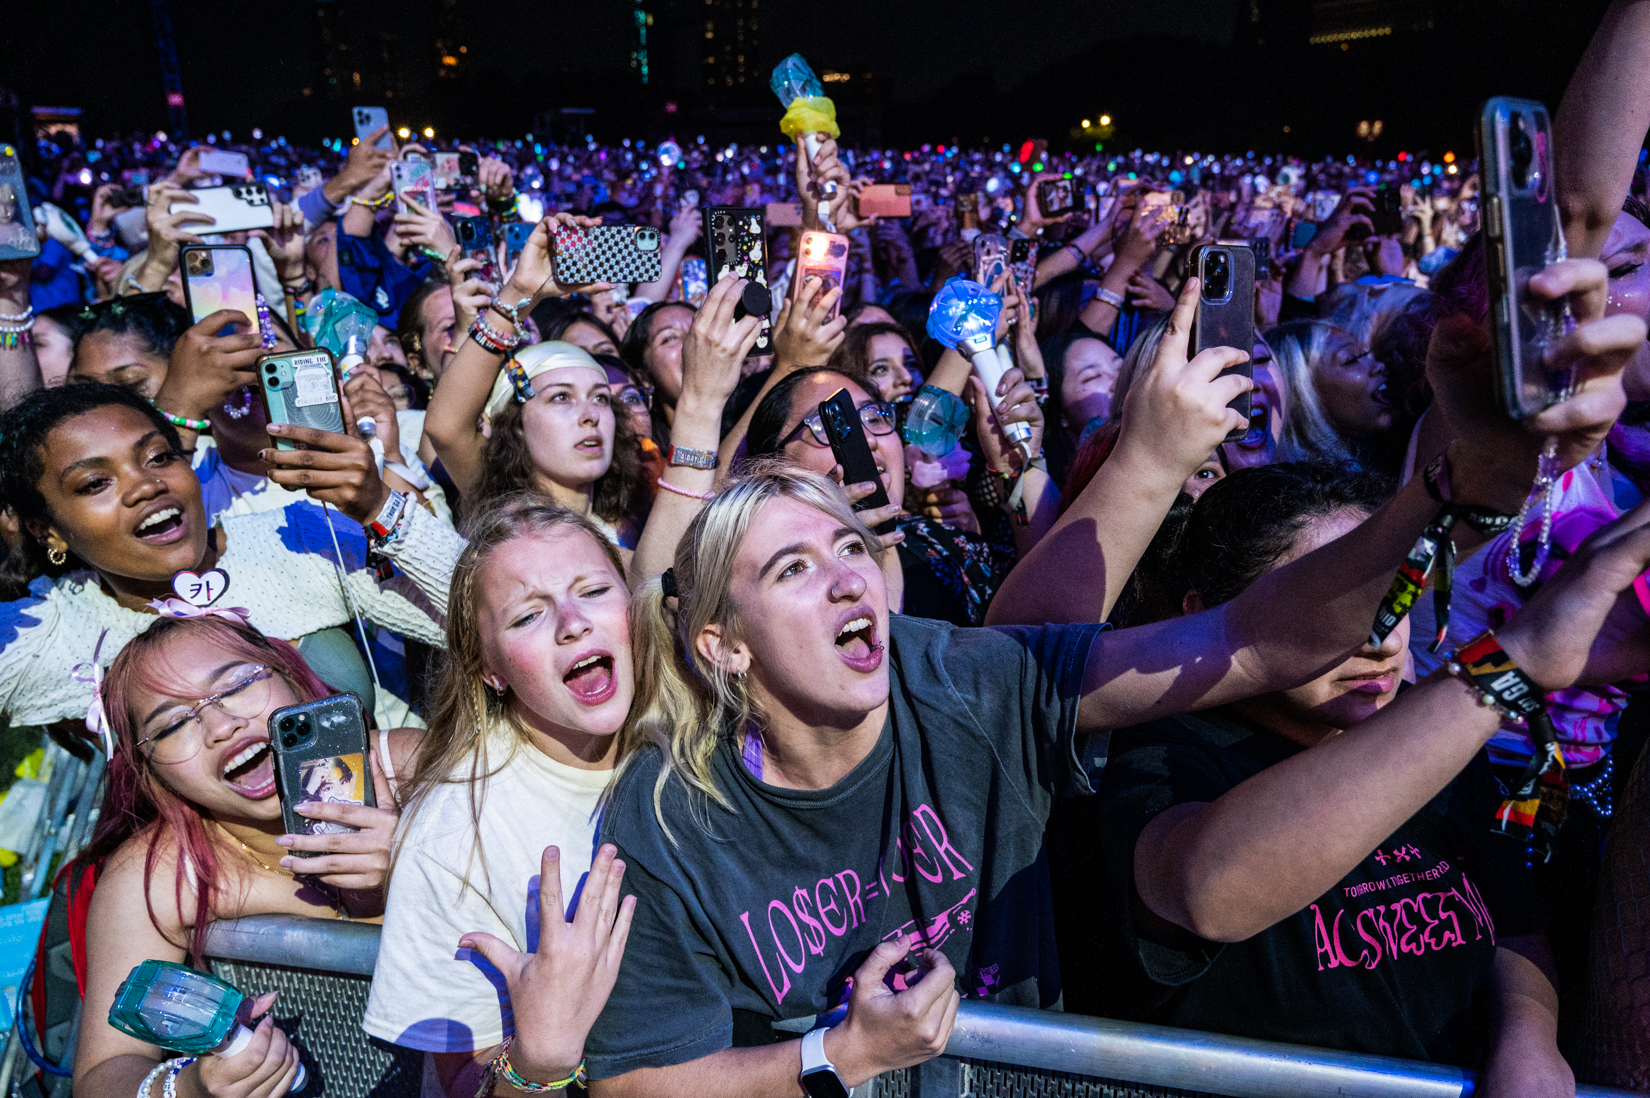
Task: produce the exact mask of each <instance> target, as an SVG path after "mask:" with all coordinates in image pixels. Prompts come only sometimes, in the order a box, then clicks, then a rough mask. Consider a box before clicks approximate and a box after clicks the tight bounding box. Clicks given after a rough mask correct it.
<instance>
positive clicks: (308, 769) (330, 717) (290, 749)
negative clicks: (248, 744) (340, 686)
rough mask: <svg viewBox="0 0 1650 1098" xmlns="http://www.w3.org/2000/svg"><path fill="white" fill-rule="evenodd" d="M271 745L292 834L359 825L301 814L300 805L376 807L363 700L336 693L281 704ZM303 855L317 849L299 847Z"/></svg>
mask: <svg viewBox="0 0 1650 1098" xmlns="http://www.w3.org/2000/svg"><path fill="white" fill-rule="evenodd" d="M269 746H270V749H271V750H272V751H273V752H274V753H275V788H276V791H277V792H278V793H279V794H280V798H281V823H282V825H283V826H284V827H285V828H286V830H287V833H288V834H289V835H336V834H342V833H347V832H352V831H356V830H358V829H357V828H354V827H351V826H349V825H348V824H342V823H335V822H333V821H330V820H314V819H310V818H308V817H306V816H301V815H299V814H298V811H297V808H298V806H299V805H301V804H311V803H315V802H323V803H330V804H358V805H366V806H367V807H369V808H372V807H376V806H377V804H378V799H377V797H376V795H375V794H374V791H373V786H372V773H371V765H372V764H371V763H370V761H369V759H368V753H367V720H366V714H365V712H364V711H363V710H362V707H361V699H360V698H358V697H356V696H355V695H354V694H337V695H334V696H333V697H330V698H322V699H320V700H319V701H312V702H303V703H302V704H299V705H288V706H285V707H284V708H281V709H277V710H275V712H273V713H271V714H270V715H269ZM293 853H294V854H295V855H297V856H298V857H300V858H312V857H315V853H314V852H310V851H303V850H295V851H293Z"/></svg>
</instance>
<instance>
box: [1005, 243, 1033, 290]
mask: <svg viewBox="0 0 1650 1098" xmlns="http://www.w3.org/2000/svg"><path fill="white" fill-rule="evenodd" d="M1008 268H1009V270H1011V271H1013V272H1014V281H1015V283H1016V284H1017V285H1019V286H1021V287H1024V288H1026V289H1030V288H1031V284H1032V282H1034V281H1035V280H1036V278H1037V242H1036V241H1034V240H1019V239H1015V240H1010V241H1009V242H1008Z"/></svg>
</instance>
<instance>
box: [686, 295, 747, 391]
mask: <svg viewBox="0 0 1650 1098" xmlns="http://www.w3.org/2000/svg"><path fill="white" fill-rule="evenodd" d="M747 285H749V283H747V282H746V281H745V280H744V279H742V278H733V277H731V276H729V275H727V274H726V273H724V275H723V277H721V278H719V279H717V281H716V285H714V286H712V287H711V288H710V292H709V293H708V294H706V295H705V303H704V304H703V305H701V306H700V307H699V311H698V312H696V313H694V314H693V323H692V324H691V325H690V326H689V327H688V332H687V339H686V340H684V341H683V343H682V395H681V398H680V400H688V399H695V400H701V401H704V402H705V403H706V405H707V406H709V407H715V408H717V409H720V408H721V407H722V405H723V404H725V403H726V402H727V399H728V397H730V396H732V395H733V390H734V387H735V386H737V385H738V384H739V375H740V368H741V367H742V366H743V365H744V363H745V356H746V355H747V354H749V353H750V349H751V348H752V347H754V346H756V337H757V336H758V335H760V334H761V331H762V318H761V317H760V316H758V315H756V314H755V313H750V314H747V315H746V316H745V317H743V318H742V319H740V320H734V318H733V314H734V309H735V307H736V306H737V305H738V304H739V300H740V296H741V295H742V294H743V293H744V292H745V287H746V286H747Z"/></svg>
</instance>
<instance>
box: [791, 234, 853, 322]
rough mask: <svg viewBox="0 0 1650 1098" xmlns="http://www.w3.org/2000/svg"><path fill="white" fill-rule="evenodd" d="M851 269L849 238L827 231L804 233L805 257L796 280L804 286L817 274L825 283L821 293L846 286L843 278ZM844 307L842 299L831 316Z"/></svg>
mask: <svg viewBox="0 0 1650 1098" xmlns="http://www.w3.org/2000/svg"><path fill="white" fill-rule="evenodd" d="M847 273H848V238H847V237H845V236H843V235H842V234H841V233H825V232H818V231H810V232H805V233H803V234H802V261H801V262H800V263H799V264H797V272H796V284H797V285H798V286H800V285H801V284H802V283H803V282H804V281H806V280H807V279H809V278H817V279H819V280H820V282H821V283H822V284H823V285H822V286H821V288H820V291H819V292H820V294H821V295H823V294H825V293H827V292H829V291H830V290H831V289H832V288H833V287H835V288H837V289H841V288H842V280H843V278H844V277H846V276H847ZM841 307H842V299H841V298H838V299H837V303H836V304H835V305H833V306H832V307H831V316H833V317H834V316H836V314H837V310H838V309H840V308H841Z"/></svg>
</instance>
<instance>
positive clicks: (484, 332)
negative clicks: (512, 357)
mask: <svg viewBox="0 0 1650 1098" xmlns="http://www.w3.org/2000/svg"><path fill="white" fill-rule="evenodd" d="M470 338H471V339H473V340H475V341H476V343H478V344H480V345H481V346H482V347H484V348H485V349H487V350H489V351H491V352H492V353H493V354H495V355H507V354H510V353H511V352H512V351H514V350H515V349H516V348H517V347H519V346H521V336H520V335H513V334H510V333H508V332H501V331H499V330H498V329H497V328H495V327H493V326H492V325H491V324H489V323H487V318H486V317H485V316H482V315H481V314H479V313H478V314H477V315H476V318H475V319H474V320H473V321H471V322H470Z"/></svg>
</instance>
